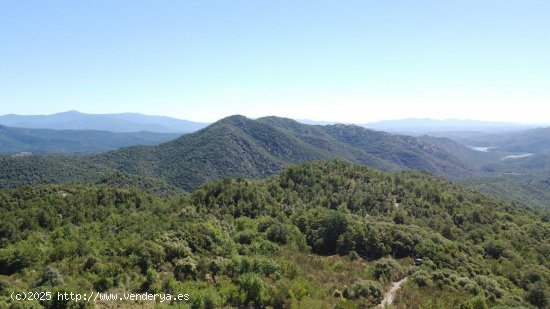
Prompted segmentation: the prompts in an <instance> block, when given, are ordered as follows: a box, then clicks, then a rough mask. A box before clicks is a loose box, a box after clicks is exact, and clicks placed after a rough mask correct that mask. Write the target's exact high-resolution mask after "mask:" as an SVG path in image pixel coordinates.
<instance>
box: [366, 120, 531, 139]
mask: <svg viewBox="0 0 550 309" xmlns="http://www.w3.org/2000/svg"><path fill="white" fill-rule="evenodd" d="M361 126H363V127H365V128H369V129H375V130H381V131H387V132H397V133H408V134H414V135H417V134H429V133H433V132H455V131H473V132H476V131H477V132H485V133H488V132H509V131H517V130H525V129H530V128H535V127H537V126H538V125H531V124H519V123H513V122H494V121H479V120H468V119H445V120H439V119H430V118H407V119H398V120H382V121H377V122H371V123H365V124H361Z"/></svg>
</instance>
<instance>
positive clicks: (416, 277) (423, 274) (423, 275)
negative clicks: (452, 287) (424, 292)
mask: <svg viewBox="0 0 550 309" xmlns="http://www.w3.org/2000/svg"><path fill="white" fill-rule="evenodd" d="M411 280H412V282H414V283H415V284H416V285H418V286H428V285H431V283H432V279H431V277H430V275H429V274H428V272H427V271H425V270H418V271H416V272H415V273H414V274H412V276H411Z"/></svg>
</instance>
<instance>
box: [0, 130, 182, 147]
mask: <svg viewBox="0 0 550 309" xmlns="http://www.w3.org/2000/svg"><path fill="white" fill-rule="evenodd" d="M178 136H180V134H177V133H153V132H134V133H115V132H108V131H92V130H50V129H26V128H11V127H5V126H2V125H0V153H4V154H13V153H18V152H33V153H39V154H44V153H89V152H102V151H108V150H113V149H117V148H120V147H127V146H132V145H156V144H160V143H163V142H167V141H169V140H172V139H174V138H176V137H178Z"/></svg>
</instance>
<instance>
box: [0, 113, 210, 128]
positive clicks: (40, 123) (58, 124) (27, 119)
mask: <svg viewBox="0 0 550 309" xmlns="http://www.w3.org/2000/svg"><path fill="white" fill-rule="evenodd" d="M0 124H2V125H5V126H10V127H19V128H38V129H56V130H102V131H112V132H140V131H149V132H160V133H189V132H194V131H197V130H199V129H201V128H204V127H205V126H207V125H208V124H206V123H200V122H193V121H188V120H181V119H176V118H171V117H165V116H148V115H142V114H137V113H120V114H85V113H80V112H77V111H68V112H63V113H57V114H53V115H13V114H10V115H4V116H0Z"/></svg>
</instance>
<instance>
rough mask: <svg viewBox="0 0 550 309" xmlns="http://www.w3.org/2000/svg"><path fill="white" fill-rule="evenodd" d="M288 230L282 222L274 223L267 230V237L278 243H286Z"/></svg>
mask: <svg viewBox="0 0 550 309" xmlns="http://www.w3.org/2000/svg"><path fill="white" fill-rule="evenodd" d="M289 234H290V232H289V230H288V228H287V227H286V226H284V225H282V224H276V225H273V226H272V227H270V228H269V229H268V230H267V236H266V237H267V239H268V240H271V241H273V242H276V243H279V244H283V245H284V244H286V243H287V242H288V239H289Z"/></svg>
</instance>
